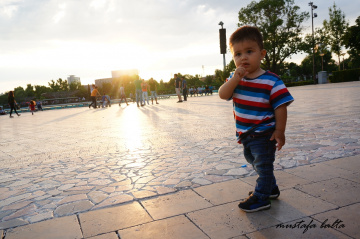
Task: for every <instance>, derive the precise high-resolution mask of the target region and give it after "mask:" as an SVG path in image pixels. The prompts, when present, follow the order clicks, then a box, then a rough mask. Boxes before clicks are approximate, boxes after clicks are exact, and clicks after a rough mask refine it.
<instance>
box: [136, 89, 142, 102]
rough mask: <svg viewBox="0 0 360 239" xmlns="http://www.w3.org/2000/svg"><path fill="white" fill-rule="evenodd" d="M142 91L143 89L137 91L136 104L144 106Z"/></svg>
mask: <svg viewBox="0 0 360 239" xmlns="http://www.w3.org/2000/svg"><path fill="white" fill-rule="evenodd" d="M142 94H143V93H142V90H141V89H136V103H137V104H138V105H139V103H140V104H142Z"/></svg>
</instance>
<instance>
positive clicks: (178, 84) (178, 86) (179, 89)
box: [174, 74, 183, 103]
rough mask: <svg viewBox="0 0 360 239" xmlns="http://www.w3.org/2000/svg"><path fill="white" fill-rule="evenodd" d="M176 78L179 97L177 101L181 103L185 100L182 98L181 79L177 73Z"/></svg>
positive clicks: (176, 89) (176, 90)
mask: <svg viewBox="0 0 360 239" xmlns="http://www.w3.org/2000/svg"><path fill="white" fill-rule="evenodd" d="M174 78H175V92H176V94H177V96H178V98H179V101H178V102H176V103H181V102H183V101H182V99H181V94H180V91H181V79H180V78H179V77H178V75H177V74H174Z"/></svg>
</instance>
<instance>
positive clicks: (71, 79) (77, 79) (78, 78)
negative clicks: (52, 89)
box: [67, 75, 81, 85]
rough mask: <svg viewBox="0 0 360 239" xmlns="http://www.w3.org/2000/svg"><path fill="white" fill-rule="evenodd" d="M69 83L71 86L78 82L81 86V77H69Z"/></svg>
mask: <svg viewBox="0 0 360 239" xmlns="http://www.w3.org/2000/svg"><path fill="white" fill-rule="evenodd" d="M67 82H68V84H69V85H71V83H73V82H78V83H80V85H81V81H80V77H76V76H75V75H69V77H68V78H67Z"/></svg>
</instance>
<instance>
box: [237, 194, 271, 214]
mask: <svg viewBox="0 0 360 239" xmlns="http://www.w3.org/2000/svg"><path fill="white" fill-rule="evenodd" d="M270 207H271V203H270V200H265V201H263V200H260V199H258V198H257V197H256V196H255V195H251V196H250V197H248V198H247V199H246V200H245V201H242V202H241V203H239V208H240V209H241V210H243V211H244V212H257V211H261V210H265V209H269V208H270Z"/></svg>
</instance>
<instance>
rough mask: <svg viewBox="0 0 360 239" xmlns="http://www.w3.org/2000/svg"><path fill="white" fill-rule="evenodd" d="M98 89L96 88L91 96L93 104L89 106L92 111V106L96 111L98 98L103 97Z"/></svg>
mask: <svg viewBox="0 0 360 239" xmlns="http://www.w3.org/2000/svg"><path fill="white" fill-rule="evenodd" d="M97 88H98V87H97V86H94V89H93V90H92V91H91V96H90V98H91V101H92V102H91V104H90V105H89V109H90V107H91V106H93V107H94V109H96V96H98V95H99V96H100V97H101V95H100V93H99V91H98V89H97Z"/></svg>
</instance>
